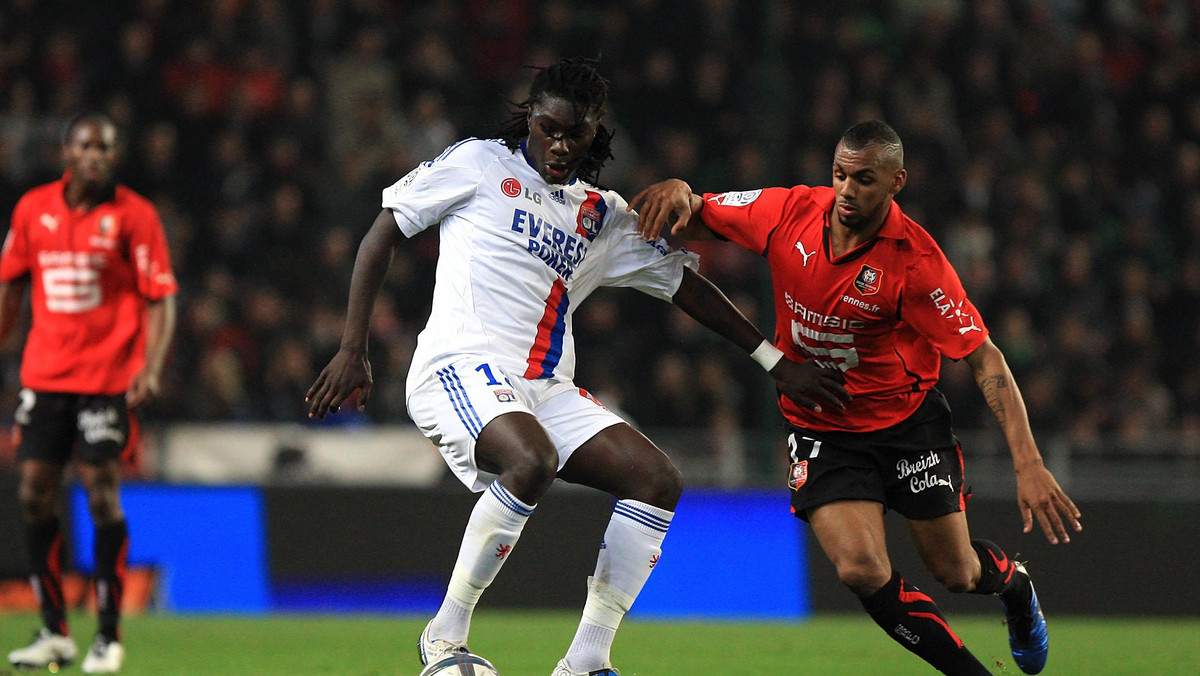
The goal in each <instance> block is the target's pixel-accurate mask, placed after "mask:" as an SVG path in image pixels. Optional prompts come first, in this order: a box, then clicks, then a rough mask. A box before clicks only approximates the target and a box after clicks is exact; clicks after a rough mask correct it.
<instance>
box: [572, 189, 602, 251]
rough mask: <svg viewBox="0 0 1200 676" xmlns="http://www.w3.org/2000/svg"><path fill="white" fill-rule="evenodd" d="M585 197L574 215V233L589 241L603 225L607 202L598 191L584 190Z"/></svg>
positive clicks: (594, 237) (598, 232)
mask: <svg viewBox="0 0 1200 676" xmlns="http://www.w3.org/2000/svg"><path fill="white" fill-rule="evenodd" d="M586 195H587V198H586V199H584V201H583V204H581V205H580V206H579V213H578V214H576V216H575V234H577V235H581V236H583V237H585V238H586V239H587V241H589V242H591V241H593V240H595V239H596V235H598V234H600V227H601V226H602V225H604V215H605V214H607V213H608V204H607V203H606V202H605V201H604V197H602V196H601V195H600V193H598V192H593V191H591V190H588V191H586Z"/></svg>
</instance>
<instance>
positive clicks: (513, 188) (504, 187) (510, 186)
mask: <svg viewBox="0 0 1200 676" xmlns="http://www.w3.org/2000/svg"><path fill="white" fill-rule="evenodd" d="M500 192H502V193H504V195H505V196H506V197H520V196H521V193H522V192H524V193H525V199H527V200H529V201H531V202H533V203H534V204H541V203H542V193H540V192H529V188H524V187H522V186H521V182H520V181H518V180H517V179H515V178H512V177H511V176H510V177H509V178H506V179H504V181H503V182H501V183H500Z"/></svg>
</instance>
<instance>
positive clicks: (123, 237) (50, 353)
mask: <svg viewBox="0 0 1200 676" xmlns="http://www.w3.org/2000/svg"><path fill="white" fill-rule="evenodd" d="M66 185H67V180H66V178H65V177H64V178H63V179H60V180H58V181H54V182H53V183H47V184H45V185H41V186H38V187H36V188H33V189H32V190H30V191H29V192H27V193H25V195H24V196H23V197H22V198H21V200H20V201H19V202H18V203H17V206H16V208H15V209H14V210H13V215H12V221H11V224H10V227H9V230H8V235H7V236H6V237H5V239H4V250H3V253H2V254H0V280H3V281H6V282H11V281H13V280H15V279H18V278H20V277H22V276H24V275H26V274H28V275H30V296H31V299H32V304H33V326H32V328H31V329H30V331H29V337H28V339H27V340H26V343H25V354H24V357H23V359H22V362H21V384H22V385H23V386H24V387H28V388H31V389H34V390H40V391H46V392H70V393H77V394H106V395H115V394H120V393H122V392H125V391H126V390H127V389H128V388H129V384H130V382H131V381H132V380H133V376H135V375H136V374H137V373H138V372H140V371H141V369H142V367H143V365H144V363H145V331H144V329H145V327H144V324H145V308H146V301H147V300H159V299H162V298H165V297H167V296H170V295H173V294H174V293H175V292H176V291H177V290H178V285H177V284H176V281H175V275H174V274H173V273H172V271H171V259H170V255H169V253H168V251H167V241H166V236H165V235H164V233H163V228H162V223H161V221H160V220H159V217H158V212H157V210H155V208H154V205H153V204H151V203H150V202H149V200H147V199H145V198H144V197H142V196H141V195H138V194H137V193H135V192H134V191H132V190H130V189H128V188H126V187H124V186H117V187H116V191H115V193H114V195H113V197H112V199H110V200H109V201H107V202H104V203H102V204H100V205H97V206H96V207H94V208H92V209H89V210H81V209H71V208H70V207H68V206H67V203H66V201H65V199H64V198H63V191H64V190H65V189H66Z"/></svg>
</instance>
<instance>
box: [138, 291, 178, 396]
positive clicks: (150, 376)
mask: <svg viewBox="0 0 1200 676" xmlns="http://www.w3.org/2000/svg"><path fill="white" fill-rule="evenodd" d="M176 314H177V309H176V301H175V296H174V294H172V295H170V296H166V297H165V298H159V299H157V300H152V301H150V302H148V303H147V304H146V364H145V366H143V367H142V370H141V372H140V373H138V374H137V375H135V376H134V377H133V380H132V381H131V382H130V383H129V390H128V391H127V392H126V393H125V403H126V404H127V405H128V406H129V408H137V407H138V406H141V405H142V404H145V403H146V402H148V401H150V400H152V399H154V398H155V397H157V396H158V393H159V392H160V391H161V390H162V372H163V367H164V366H165V365H166V363H167V353H168V352H169V351H170V348H171V341H172V340H173V339H174V338H175V317H176Z"/></svg>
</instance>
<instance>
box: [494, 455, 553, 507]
mask: <svg viewBox="0 0 1200 676" xmlns="http://www.w3.org/2000/svg"><path fill="white" fill-rule="evenodd" d="M557 473H558V456H557V455H556V454H547V453H532V452H531V453H526V454H524V455H522V457H521V458H520V459H519V461H518V462H516V463H514V465H513V466H512V467H511V468H510V469H509V470H508V471H506V472H504V474H503V477H504V481H503V483H504V487H505V488H507V489H508V490H510V491H512V493H513V494H514V495H516V496H517V497H518V498H519V499H520V500H523V501H525V502H529V503H533V502H537V500H538V499H539V498H541V496H542V495H544V494H545V493H546V491H548V490H550V485H551V484H553V483H554V477H555V475H556V474H557Z"/></svg>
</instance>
